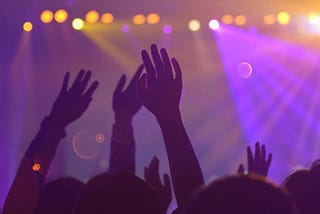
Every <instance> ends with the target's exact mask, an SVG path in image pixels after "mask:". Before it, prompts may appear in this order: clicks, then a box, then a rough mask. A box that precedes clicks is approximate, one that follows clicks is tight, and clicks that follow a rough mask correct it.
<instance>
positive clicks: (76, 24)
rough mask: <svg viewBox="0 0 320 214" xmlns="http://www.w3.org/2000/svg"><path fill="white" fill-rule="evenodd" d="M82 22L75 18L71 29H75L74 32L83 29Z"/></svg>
mask: <svg viewBox="0 0 320 214" xmlns="http://www.w3.org/2000/svg"><path fill="white" fill-rule="evenodd" d="M83 25H84V23H83V20H82V19H80V18H75V19H74V20H73V21H72V27H73V28H74V29H75V30H81V29H82V28H83Z"/></svg>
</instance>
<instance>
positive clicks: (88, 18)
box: [86, 10, 99, 24]
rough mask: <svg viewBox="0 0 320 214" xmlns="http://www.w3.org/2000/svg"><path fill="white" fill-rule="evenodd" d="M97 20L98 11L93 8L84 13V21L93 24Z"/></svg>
mask: <svg viewBox="0 0 320 214" xmlns="http://www.w3.org/2000/svg"><path fill="white" fill-rule="evenodd" d="M98 20H99V13H98V12H97V11H95V10H90V11H89V12H88V13H87V14H86V21H87V22H88V23H89V24H94V23H96V22H97V21H98Z"/></svg>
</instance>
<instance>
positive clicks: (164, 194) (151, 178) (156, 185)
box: [144, 157, 172, 213]
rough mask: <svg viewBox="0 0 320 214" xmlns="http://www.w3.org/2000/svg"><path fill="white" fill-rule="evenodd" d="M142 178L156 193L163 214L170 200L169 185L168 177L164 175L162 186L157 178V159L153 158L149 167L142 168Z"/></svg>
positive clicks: (158, 177)
mask: <svg viewBox="0 0 320 214" xmlns="http://www.w3.org/2000/svg"><path fill="white" fill-rule="evenodd" d="M144 178H145V180H146V181H147V183H148V184H149V185H150V186H151V188H153V190H154V191H155V192H156V194H157V196H158V198H159V199H160V202H161V207H162V208H163V211H164V213H166V211H167V209H168V207H169V205H170V203H171V200H172V193H171V184H170V178H169V175H167V174H164V176H163V181H164V185H162V183H161V180H160V176H159V159H158V158H157V157H153V159H152V160H151V162H150V164H149V167H144Z"/></svg>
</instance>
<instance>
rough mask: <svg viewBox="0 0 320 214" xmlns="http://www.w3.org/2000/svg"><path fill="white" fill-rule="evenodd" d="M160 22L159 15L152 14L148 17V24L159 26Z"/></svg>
mask: <svg viewBox="0 0 320 214" xmlns="http://www.w3.org/2000/svg"><path fill="white" fill-rule="evenodd" d="M159 21H160V16H159V15H158V14H157V13H150V14H149V15H148V16H147V22H148V23H149V24H157V23H158V22H159Z"/></svg>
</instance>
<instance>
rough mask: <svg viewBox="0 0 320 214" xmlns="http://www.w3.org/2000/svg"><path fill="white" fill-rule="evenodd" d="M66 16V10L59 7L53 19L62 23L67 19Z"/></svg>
mask: <svg viewBox="0 0 320 214" xmlns="http://www.w3.org/2000/svg"><path fill="white" fill-rule="evenodd" d="M67 18H68V13H67V11H65V10H63V9H61V10H58V11H57V12H56V13H55V14H54V19H55V20H56V22H58V23H63V22H65V21H66V20H67Z"/></svg>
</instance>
